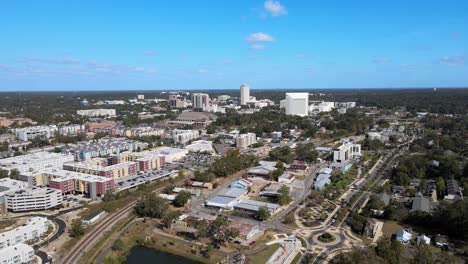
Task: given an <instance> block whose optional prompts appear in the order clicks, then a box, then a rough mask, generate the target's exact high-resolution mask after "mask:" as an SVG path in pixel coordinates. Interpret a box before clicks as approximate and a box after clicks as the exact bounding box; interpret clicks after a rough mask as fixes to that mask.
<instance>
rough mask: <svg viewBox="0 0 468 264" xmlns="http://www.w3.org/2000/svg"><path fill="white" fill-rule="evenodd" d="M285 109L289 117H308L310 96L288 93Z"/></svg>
mask: <svg viewBox="0 0 468 264" xmlns="http://www.w3.org/2000/svg"><path fill="white" fill-rule="evenodd" d="M285 108H286V114H287V115H298V116H307V115H308V114H309V94H308V93H286V99H285Z"/></svg>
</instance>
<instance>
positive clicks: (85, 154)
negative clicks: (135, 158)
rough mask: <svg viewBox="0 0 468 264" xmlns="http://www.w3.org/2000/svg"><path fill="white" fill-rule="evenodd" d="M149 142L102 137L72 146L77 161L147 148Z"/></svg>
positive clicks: (71, 150)
mask: <svg viewBox="0 0 468 264" xmlns="http://www.w3.org/2000/svg"><path fill="white" fill-rule="evenodd" d="M147 146H148V144H147V143H142V142H138V141H135V140H129V139H126V138H109V139H107V138H106V139H100V140H99V142H97V143H95V142H87V143H78V144H76V145H74V146H72V147H71V148H70V150H69V151H70V152H71V153H73V155H74V156H75V160H76V161H83V160H89V159H91V158H95V157H99V156H111V155H116V154H119V153H121V152H124V151H130V152H132V151H137V150H138V149H140V150H141V149H145V148H146V147H147Z"/></svg>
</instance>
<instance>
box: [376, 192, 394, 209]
mask: <svg viewBox="0 0 468 264" xmlns="http://www.w3.org/2000/svg"><path fill="white" fill-rule="evenodd" d="M375 197H376V198H377V199H379V200H380V201H381V202H382V203H383V205H384V206H387V205H389V204H390V199H391V198H392V197H391V196H390V195H388V194H386V193H379V194H377V195H376V196H375Z"/></svg>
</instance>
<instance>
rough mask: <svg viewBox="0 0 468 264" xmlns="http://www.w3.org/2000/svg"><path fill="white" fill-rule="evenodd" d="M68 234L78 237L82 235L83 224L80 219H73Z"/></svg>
mask: <svg viewBox="0 0 468 264" xmlns="http://www.w3.org/2000/svg"><path fill="white" fill-rule="evenodd" d="M69 234H70V236H71V237H73V238H80V237H82V236H83V235H84V229H83V225H82V224H81V219H78V218H77V219H73V221H72V224H71V227H70V231H69Z"/></svg>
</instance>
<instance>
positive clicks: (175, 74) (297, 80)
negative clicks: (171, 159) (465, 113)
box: [0, 0, 468, 91]
mask: <svg viewBox="0 0 468 264" xmlns="http://www.w3.org/2000/svg"><path fill="white" fill-rule="evenodd" d="M466 10H468V2H467V1H460V0H445V1H440V0H425V1H420V0H411V1H407V0H406V1H403V0H393V1H375V0H372V1H367V0H355V1H343V0H327V1H325V0H308V1H306V0H290V1H287V0H281V1H276V0H267V1H258V0H235V1H234V0H232V1H214V0H213V1H212V0H205V1H194V0H190V1H189V0H185V1H180V0H179V1H178V0H173V1H154V0H153V1H103V0H100V1H47V0H44V1H22V0H15V1H3V2H2V3H0V36H1V37H0V90H2V91H7V90H98V89H99V90H117V89H137V90H144V89H237V88H238V87H239V85H240V84H242V83H248V84H250V86H251V87H252V88H254V89H256V88H257V89H266V88H373V87H377V88H379V87H392V88H396V87H462V86H468V67H467V65H466V58H467V56H468V13H467V12H466Z"/></svg>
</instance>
